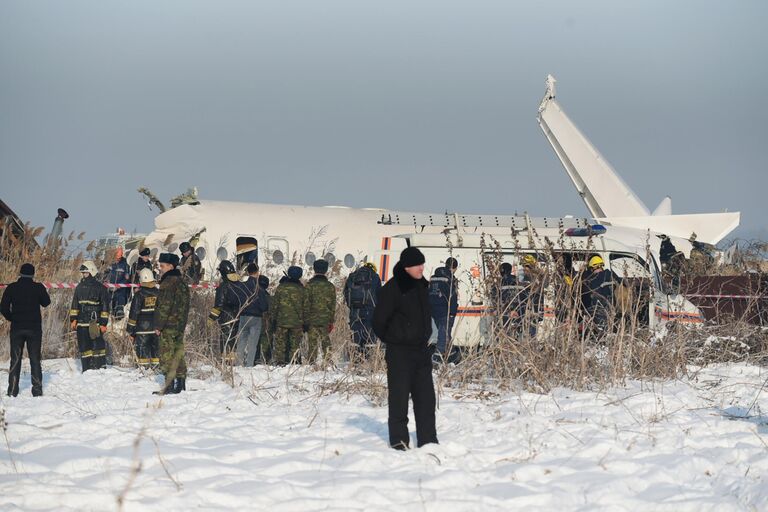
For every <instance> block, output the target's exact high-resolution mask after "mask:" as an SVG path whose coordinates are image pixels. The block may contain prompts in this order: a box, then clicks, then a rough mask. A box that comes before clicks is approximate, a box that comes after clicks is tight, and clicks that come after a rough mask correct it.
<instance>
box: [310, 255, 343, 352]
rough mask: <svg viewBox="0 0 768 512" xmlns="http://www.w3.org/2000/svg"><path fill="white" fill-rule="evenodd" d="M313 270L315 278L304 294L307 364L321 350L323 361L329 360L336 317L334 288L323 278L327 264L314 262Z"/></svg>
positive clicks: (322, 261)
mask: <svg viewBox="0 0 768 512" xmlns="http://www.w3.org/2000/svg"><path fill="white" fill-rule="evenodd" d="M313 268H314V270H315V276H314V277H313V278H312V279H310V280H309V282H308V283H307V288H306V290H305V292H304V322H305V324H304V328H305V330H306V331H307V336H308V341H309V353H308V360H307V362H311V361H313V360H314V359H315V358H316V357H317V356H318V354H319V348H320V347H322V349H323V359H324V360H325V361H326V362H327V361H328V360H329V355H330V354H329V353H330V350H331V339H330V337H329V334H330V333H331V331H332V330H333V322H334V317H335V316H336V287H335V286H333V284H331V282H330V281H328V278H327V277H326V276H325V274H326V272H328V262H327V261H325V260H316V261H315V263H314V265H313Z"/></svg>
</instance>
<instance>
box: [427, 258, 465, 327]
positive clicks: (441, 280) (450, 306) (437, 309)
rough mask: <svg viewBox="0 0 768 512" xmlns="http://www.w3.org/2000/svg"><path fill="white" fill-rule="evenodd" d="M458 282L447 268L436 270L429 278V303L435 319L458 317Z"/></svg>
mask: <svg viewBox="0 0 768 512" xmlns="http://www.w3.org/2000/svg"><path fill="white" fill-rule="evenodd" d="M458 284H459V283H458V280H457V279H456V278H455V277H454V276H453V274H452V273H451V271H450V270H448V269H447V268H445V267H438V268H437V269H435V273H434V275H433V276H432V277H431V278H429V301H430V304H431V305H432V314H433V315H434V316H435V318H444V317H446V316H456V313H457V312H458V310H459V286H458Z"/></svg>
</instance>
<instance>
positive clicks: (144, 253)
mask: <svg viewBox="0 0 768 512" xmlns="http://www.w3.org/2000/svg"><path fill="white" fill-rule="evenodd" d="M149 253H150V250H149V247H145V248H143V249H142V250H140V251H139V256H149Z"/></svg>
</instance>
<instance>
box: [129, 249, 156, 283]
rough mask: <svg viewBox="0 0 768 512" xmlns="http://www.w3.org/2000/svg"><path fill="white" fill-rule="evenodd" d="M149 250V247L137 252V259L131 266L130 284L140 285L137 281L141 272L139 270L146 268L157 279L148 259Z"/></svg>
mask: <svg viewBox="0 0 768 512" xmlns="http://www.w3.org/2000/svg"><path fill="white" fill-rule="evenodd" d="M149 254H150V250H149V247H145V248H143V249H142V250H141V251H139V258H138V259H137V260H136V261H135V262H134V263H133V265H131V279H130V280H131V283H132V284H140V282H141V281H140V280H139V272H141V269H144V268H148V269H149V270H150V271H151V272H152V275H154V276H155V278H157V275H155V270H154V269H153V268H152V260H151V259H150V258H149Z"/></svg>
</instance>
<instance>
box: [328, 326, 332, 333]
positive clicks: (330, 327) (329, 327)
mask: <svg viewBox="0 0 768 512" xmlns="http://www.w3.org/2000/svg"><path fill="white" fill-rule="evenodd" d="M332 332H333V324H328V334H331V333H332Z"/></svg>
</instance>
